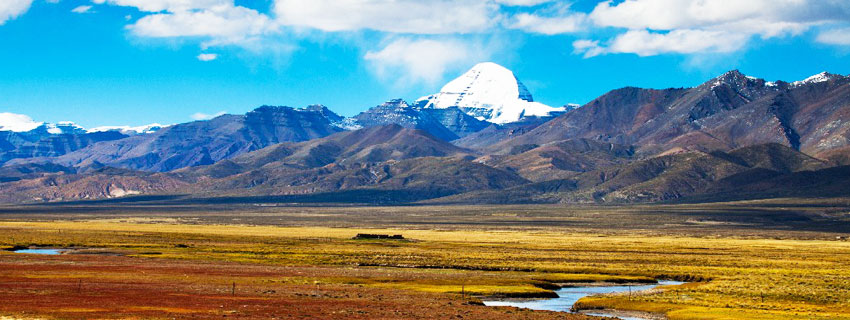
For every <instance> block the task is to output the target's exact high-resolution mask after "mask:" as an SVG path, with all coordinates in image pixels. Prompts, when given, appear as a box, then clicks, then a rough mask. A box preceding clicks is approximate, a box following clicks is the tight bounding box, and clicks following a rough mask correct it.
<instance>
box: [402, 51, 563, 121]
mask: <svg viewBox="0 0 850 320" xmlns="http://www.w3.org/2000/svg"><path fill="white" fill-rule="evenodd" d="M414 105H416V106H421V107H423V108H436V109H446V108H450V107H458V108H460V109H461V110H463V111H464V112H465V113H467V114H469V115H471V116H473V117H476V118H478V119H479V120H484V121H489V122H492V123H498V124H504V123H510V122H515V121H519V120H521V119H523V118H525V117H533V116H538V117H546V116H550V115H552V114H553V113H558V112H564V111H566V110H565V108H556V107H550V106H547V105H545V104H542V103H539V102H534V98H533V97H532V96H531V93H530V92H529V91H528V89H527V88H526V87H525V85H523V84H522V82H520V81H519V79H517V77H516V76H515V75H514V73H513V72H512V71H510V70H508V69H506V68H505V67H502V66H500V65H498V64H495V63H492V62H484V63H479V64H477V65H475V66H474V67H473V68H472V69H470V70H469V71H467V72H466V73H465V74H463V75H462V76H460V77H458V78H457V79H454V80H452V81H451V82H449V83H448V84H446V85H445V86H444V87H443V88H442V89H441V90H440V92H439V93H436V94H433V95H430V96H426V97H422V98H420V99H419V100H417V101H416V103H414Z"/></svg>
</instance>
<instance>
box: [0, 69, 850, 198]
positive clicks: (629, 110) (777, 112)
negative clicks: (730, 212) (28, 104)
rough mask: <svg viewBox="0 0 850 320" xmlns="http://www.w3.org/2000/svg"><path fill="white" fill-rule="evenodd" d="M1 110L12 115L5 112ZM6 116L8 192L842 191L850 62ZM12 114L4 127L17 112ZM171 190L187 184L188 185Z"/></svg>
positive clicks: (848, 188) (2, 156) (485, 74)
mask: <svg viewBox="0 0 850 320" xmlns="http://www.w3.org/2000/svg"><path fill="white" fill-rule="evenodd" d="M0 125H3V124H0ZM6 127H7V126H5V125H4V126H3V128H4V130H0V161H2V162H3V166H2V167H0V191H3V192H0V201H2V202H7V203H22V202H43V201H72V200H95V199H108V198H123V197H131V199H132V198H133V197H132V196H137V195H174V196H175V197H178V198H183V199H185V198H189V199H192V198H197V199H242V201H277V202H293V201H295V202H351V203H413V202H426V203H576V202H582V203H583V202H597V203H599V202H602V203H607V202H656V201H674V200H675V201H688V200H689V199H692V200H696V199H701V200H727V199H744V198H747V199H749V198H768V197H778V196H790V195H797V196H841V195H848V193H850V175H849V174H848V173H850V77H847V76H842V75H836V74H830V73H821V74H818V75H815V76H813V77H810V78H808V79H805V80H802V81H795V82H783V81H776V82H768V81H765V80H763V79H758V78H755V77H750V76H746V75H744V74H742V73H740V72H739V71H730V72H727V73H725V74H723V75H720V76H718V77H717V78H714V79H711V80H709V81H707V82H705V83H703V84H702V85H699V86H696V87H693V88H669V89H642V88H634V87H627V88H621V89H616V90H612V91H610V92H608V93H606V94H604V95H602V96H600V97H599V98H597V99H594V100H593V101H591V102H590V103H587V104H585V105H583V106H576V105H570V104H567V105H565V106H563V107H549V106H546V105H543V104H541V103H538V102H535V101H534V98H533V96H532V94H531V93H530V92H529V90H528V89H527V87H525V85H523V84H522V82H521V81H520V80H519V79H518V78H517V77H516V76H515V75H514V74H513V72H511V71H510V70H508V69H505V68H503V67H501V66H498V65H496V64H493V63H482V64H479V65H476V66H474V67H473V68H472V69H471V70H470V71H468V72H466V73H465V74H463V75H461V76H460V77H458V78H457V79H455V80H453V81H451V82H449V83H448V84H447V85H446V86H444V87H443V89H441V90H440V92H439V93H436V94H433V95H428V96H425V97H423V98H420V99H418V100H417V101H415V102H413V103H408V102H406V101H404V100H401V99H395V100H389V101H387V102H386V103H383V104H381V105H378V106H375V107H372V108H370V109H368V110H365V111H363V112H362V113H360V114H358V115H355V116H353V117H350V118H346V117H342V116H339V115H337V114H336V113H334V112H332V111H331V110H329V109H328V108H327V107H324V106H321V105H314V106H308V107H305V108H301V109H297V108H290V107H282V106H280V107H276V106H262V107H259V108H257V109H255V110H253V111H251V112H249V113H247V114H245V115H222V116H219V117H216V118H214V119H211V120H204V121H195V122H190V123H182V124H175V125H171V126H156V127H155V128H154V127H151V128H149V129H145V130H139V131H131V130H128V129H126V128H123V129H122V128H113V129H104V130H96V131H92V130H84V129H82V128H79V127H76V126H75V125H73V124H70V123H68V124H64V125H47V124H41V125H39V126H37V127H35V128H27V129H30V130H20V129H18V130H17V131H15V130H5V128H6ZM9 127H10V128H11V126H9ZM178 195H179V196H178Z"/></svg>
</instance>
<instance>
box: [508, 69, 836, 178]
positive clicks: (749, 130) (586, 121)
mask: <svg viewBox="0 0 850 320" xmlns="http://www.w3.org/2000/svg"><path fill="white" fill-rule="evenodd" d="M848 113H850V77H844V76H840V75H822V76H821V77H814V78H810V79H808V80H805V81H801V82H796V83H794V84H789V83H785V82H776V83H771V82H766V81H764V80H762V79H756V78H752V77H748V76H745V75H743V74H741V73H740V72H738V71H730V72H728V73H726V74H723V75H721V76H720V77H717V78H715V79H712V80H710V81H708V82H706V83H704V84H702V85H700V86H698V87H695V88H690V89H665V90H655V89H640V88H623V89H618V90H614V91H611V92H609V93H607V94H605V95H603V96H601V97H599V98H597V99H595V100H593V101H592V102H590V103H588V104H587V105H585V106H584V107H582V108H579V109H577V110H575V111H573V112H569V113H567V114H565V115H562V116H560V117H558V118H556V119H554V120H552V121H549V122H547V123H545V124H543V125H541V126H539V127H537V128H535V129H533V130H531V131H529V132H528V133H526V134H523V135H520V136H518V137H515V138H512V139H509V140H506V141H503V142H501V143H499V144H498V145H497V146H496V148H500V149H506V148H511V147H513V146H517V145H527V144H545V143H548V142H552V141H559V140H564V139H578V138H585V139H594V140H600V141H605V142H611V143H617V144H623V145H635V146H638V151H639V153H642V154H644V155H653V154H664V153H672V152H680V151H682V150H697V151H711V150H717V149H720V150H731V149H734V148H739V147H743V146H748V145H755V144H764V143H780V144H783V145H786V146H789V147H791V148H793V149H795V150H799V151H803V152H805V153H807V154H811V155H813V156H815V157H818V158H823V159H827V160H831V161H833V162H835V163H844V162H845V161H846V158H844V157H845V156H844V154H846V152H845V150H846V148H847V146H848V145H850V114H848Z"/></svg>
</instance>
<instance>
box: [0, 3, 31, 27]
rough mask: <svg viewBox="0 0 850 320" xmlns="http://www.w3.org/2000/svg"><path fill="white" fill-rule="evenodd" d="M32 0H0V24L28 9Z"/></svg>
mask: <svg viewBox="0 0 850 320" xmlns="http://www.w3.org/2000/svg"><path fill="white" fill-rule="evenodd" d="M30 5H32V0H3V1H0V25H3V24H4V23H6V21H9V20H11V19H14V18H17V17H18V16H20V15H22V14H24V12H27V10H29V8H30Z"/></svg>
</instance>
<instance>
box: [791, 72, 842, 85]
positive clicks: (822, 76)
mask: <svg viewBox="0 0 850 320" xmlns="http://www.w3.org/2000/svg"><path fill="white" fill-rule="evenodd" d="M836 77H841V76H840V75H837V74H832V73H829V72H826V71H824V72H821V73H818V74H816V75H813V76H811V77H808V78H806V79H805V80H801V81H794V82H792V83H791V85H792V86H795V87H796V86H801V85H804V84H811V83H820V82H827V81H829V80H832V79H834V78H836Z"/></svg>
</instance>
